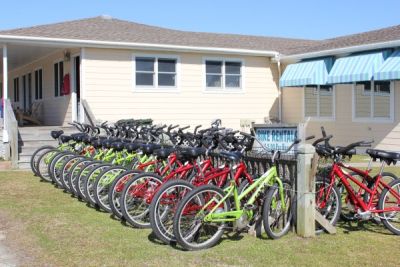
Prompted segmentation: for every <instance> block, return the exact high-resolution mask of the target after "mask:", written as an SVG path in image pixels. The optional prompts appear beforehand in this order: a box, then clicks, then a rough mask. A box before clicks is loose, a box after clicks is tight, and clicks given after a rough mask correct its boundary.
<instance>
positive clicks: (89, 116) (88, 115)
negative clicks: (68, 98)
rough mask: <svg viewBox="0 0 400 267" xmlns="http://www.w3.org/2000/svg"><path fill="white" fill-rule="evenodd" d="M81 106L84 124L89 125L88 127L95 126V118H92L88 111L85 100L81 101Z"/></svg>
mask: <svg viewBox="0 0 400 267" xmlns="http://www.w3.org/2000/svg"><path fill="white" fill-rule="evenodd" d="M81 105H82V106H83V112H84V118H85V122H86V121H87V122H89V123H90V125H92V126H95V123H96V118H95V117H94V114H93V112H92V110H91V109H90V107H89V104H88V103H87V101H86V100H85V99H81Z"/></svg>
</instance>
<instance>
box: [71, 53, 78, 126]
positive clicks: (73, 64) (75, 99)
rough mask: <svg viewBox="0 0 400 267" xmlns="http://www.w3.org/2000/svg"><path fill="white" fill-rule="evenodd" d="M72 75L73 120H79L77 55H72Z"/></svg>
mask: <svg viewBox="0 0 400 267" xmlns="http://www.w3.org/2000/svg"><path fill="white" fill-rule="evenodd" d="M70 62H71V75H70V79H71V80H70V84H71V85H72V94H71V101H72V121H78V112H77V108H78V102H77V96H76V84H75V81H76V68H75V57H71V61H70Z"/></svg>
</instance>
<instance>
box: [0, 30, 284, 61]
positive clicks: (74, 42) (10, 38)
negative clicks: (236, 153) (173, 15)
mask: <svg viewBox="0 0 400 267" xmlns="http://www.w3.org/2000/svg"><path fill="white" fill-rule="evenodd" d="M0 41H3V42H13V43H25V44H26V43H28V44H42V45H43V44H44V45H61V46H82V47H97V48H120V49H137V50H164V51H171V52H194V53H204V52H207V53H215V54H221V53H224V54H235V55H249V56H264V57H275V56H277V55H278V54H279V53H278V52H276V51H268V50H250V49H235V48H223V47H207V46H206V47H201V46H185V45H169V44H150V43H135V42H111V41H95V40H85V39H64V38H49V37H35V36H19V35H0Z"/></svg>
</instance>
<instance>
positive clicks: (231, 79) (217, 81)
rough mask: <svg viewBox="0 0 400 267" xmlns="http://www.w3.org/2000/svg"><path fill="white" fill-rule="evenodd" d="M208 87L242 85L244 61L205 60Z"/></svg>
mask: <svg viewBox="0 0 400 267" xmlns="http://www.w3.org/2000/svg"><path fill="white" fill-rule="evenodd" d="M205 68H206V88H208V89H225V88H226V89H239V88H241V87H242V62H241V61H234V60H213V59H207V60H205Z"/></svg>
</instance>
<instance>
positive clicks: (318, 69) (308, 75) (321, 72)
mask: <svg viewBox="0 0 400 267" xmlns="http://www.w3.org/2000/svg"><path fill="white" fill-rule="evenodd" d="M332 62H333V59H332V58H331V57H329V58H322V59H315V60H309V61H303V62H299V63H295V64H290V65H288V66H287V67H286V69H285V71H284V72H283V74H282V77H281V78H280V80H279V85H280V86H281V87H289V86H304V85H321V84H326V81H327V77H328V73H329V70H330V68H331V67H332Z"/></svg>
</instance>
